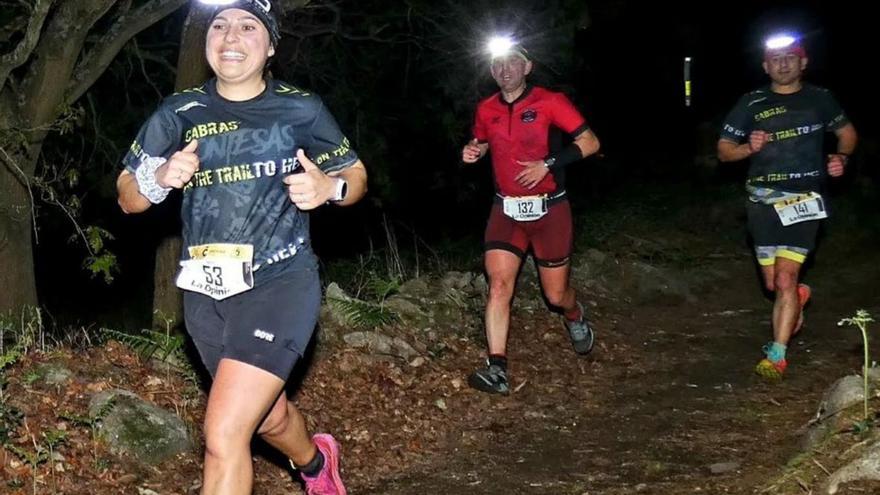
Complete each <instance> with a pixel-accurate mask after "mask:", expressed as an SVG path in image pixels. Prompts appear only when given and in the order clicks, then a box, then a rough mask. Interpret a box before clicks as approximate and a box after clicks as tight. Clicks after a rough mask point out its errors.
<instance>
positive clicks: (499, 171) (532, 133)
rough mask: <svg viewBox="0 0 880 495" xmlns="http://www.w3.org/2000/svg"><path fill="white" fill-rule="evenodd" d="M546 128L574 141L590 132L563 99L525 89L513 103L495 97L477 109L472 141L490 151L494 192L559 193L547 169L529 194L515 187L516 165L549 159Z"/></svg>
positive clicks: (558, 184)
mask: <svg viewBox="0 0 880 495" xmlns="http://www.w3.org/2000/svg"><path fill="white" fill-rule="evenodd" d="M550 126H555V127H557V128H559V129H561V130H562V131H564V132H566V133H568V134H570V135H572V136H577V135H578V134H580V133H582V132H584V131H586V130H587V129H589V127H588V126H587V123H586V121H585V120H584V117H583V116H582V115H581V113H580V112H579V111H578V110H577V108H575V106H574V104H572V103H571V100H569V99H568V98H567V97H566V96H565V95H563V94H562V93H556V92H553V91H549V90H547V89H544V88H542V87H539V86H527V87H526V90H525V92H523V94H522V95H520V97H519V98H517V99H516V100H515V101H513V102H512V103H507V102H506V101H504V99H503V98H502V96H501V93H500V92H499V93H496V94H494V95H492V96H490V97H488V98H486V99H485V100H483V101H481V102H480V104H479V105H478V106H477V115H476V117H475V119H474V138H476V139H477V141H479V142H480V143H488V144H489V149H490V150H491V152H492V172H493V175H494V177H495V189H496V191H498V193H500V194H501V195H503V196H533V195H537V194H554V193H561V192H562V191H564V187H565V186H564V184H563V183H562V182H563V179H562V177H561V174H557V173H556V172H557V171H555V170H551V171H550V173H549V174H547V176H546V177H544V178H543V179H542V180H541V182H539V183H538V185H537V186H535V188H534V189H527V188H525V187H523V186H521V185H519V184H518V183H517V182H516V180H515V179H516V176H517V175H518V174H519V173H520V172H521V171H522V168H523V167H522V165H520V164H519V163H517V161H522V162H526V161H535V160H543V159H544V158H546V157H547V155H548V154H549V152H550V150H549V143H548V141H549V134H550Z"/></svg>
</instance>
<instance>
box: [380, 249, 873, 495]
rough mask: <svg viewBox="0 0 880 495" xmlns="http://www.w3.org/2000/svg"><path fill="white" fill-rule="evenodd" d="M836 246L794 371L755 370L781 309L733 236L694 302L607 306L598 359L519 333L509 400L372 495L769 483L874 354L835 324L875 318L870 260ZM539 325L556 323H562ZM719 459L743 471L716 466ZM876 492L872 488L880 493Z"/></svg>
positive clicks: (797, 345) (814, 275) (726, 489)
mask: <svg viewBox="0 0 880 495" xmlns="http://www.w3.org/2000/svg"><path fill="white" fill-rule="evenodd" d="M824 248H825V250H826V253H825V254H824V256H823V253H822V252H820V253H819V257H818V259H817V263H816V265H815V268H812V269H810V270H809V271H808V273H807V281H808V282H811V283H812V284H813V286H814V300H813V302H812V304H811V306H810V307H809V310H808V320H807V321H808V323H807V327H806V328H805V330H804V332H802V334H801V336H800V337H799V338H797V339H796V340H795V341H794V342H793V344H792V346H791V350H790V353H789V357H790V363H791V364H790V368H789V373H788V375H787V376H786V378H785V380H784V382H782V383H780V384H768V383H764V382H762V381H760V380H759V379H758V378H757V377H755V376H753V374H752V372H751V369H752V367H753V366H754V364H755V363H756V362H757V360H758V359H759V358H760V348H761V345H762V344H763V343H764V342H765V341H766V340H768V337H769V330H768V329H769V322H768V318H769V311H770V307H771V306H770V302H769V300H768V299H766V298H764V297H763V296H762V294H761V293H760V292H759V286H758V285H757V281H756V274H755V269H754V265H753V263H752V261H751V259H750V257H749V253H748V250H747V249H746V248H745V247H744V246H741V247H728V249H729V252H728V254H729V255H730V256H729V257H725V258H722V259H720V260H719V261H717V262H714V263H713V266H712V267H711V268H715V269H717V270H723V272H726V274H727V276H726V277H723V280H719V281H718V282H717V283H716V284H714V288H712V289H710V290H707V291H703V292H702V293H700V294H699V295H698V300H697V302H695V303H690V304H684V305H677V306H663V305H657V304H653V305H652V304H647V305H637V304H627V303H626V302H625V301H616V302H615V301H610V300H605V301H600V304H599V307H600V308H604V309H605V312H604V314H603V316H602V317H600V318H597V319H598V320H599V322H600V325H601V326H600V328H601V333H600V334H599V339H600V342H601V346H600V347H599V348H598V349H597V350H596V351H595V354H594V355H593V356H591V357H590V358H588V359H586V360H578V359H577V358H576V357H574V356H573V354H571V353H567V352H564V348H563V347H559V348H558V349H560V350H559V351H558V359H555V360H554V359H548V358H547V356H540V357H535V356H530V355H529V353H528V351H527V350H526V349H527V348H531V349H535V347H534V346H533V345H532V344H534V341H533V338H531V337H529V336H523V335H522V334H523V332H522V331H519V332H514V335H513V337H512V342H511V346H510V347H511V349H512V355H511V359H512V363H513V364H512V369H511V373H512V376H513V382H514V385H516V384H517V383H522V381H523V380H526V383H525V385H524V386H523V388H522V389H521V390H520V392H519V393H516V394H513V395H512V396H510V397H507V398H496V397H492V398H489V399H487V400H486V401H485V403H484V404H485V414H486V415H487V416H489V417H491V418H492V420H491V422H490V425H491V426H490V427H489V428H483V427H480V428H478V429H476V430H473V431H471V430H469V428H468V426H467V425H462V430H461V436H460V437H459V438H450V439H449V443H448V449H447V450H446V451H445V452H442V453H440V454H437V455H434V456H432V457H431V458H430V459H429V460H428V461H427V462H425V463H423V464H421V465H419V466H416V467H412V468H409V469H407V470H405V471H404V473H403V474H401V475H400V476H399V477H397V478H396V479H394V480H389V481H386V482H384V483H381V484H378V485H377V486H375V487H374V488H373V489H372V490H370V491H368V492H367V493H370V494H383V495H405V494H412V495H415V494H419V495H422V494H435V493H436V494H439V493H454V494H558V495H561V494H573V495H582V494H583V495H586V494H589V495H598V494H625V493H650V494H660V495H665V494H683V493H696V492H702V493H754V492H756V491H759V490H757V489H759V488H761V487H762V486H764V485H765V484H766V482H767V480H768V479H770V478H771V477H773V476H774V475H776V474H778V472H779V470H780V468H781V467H782V466H783V465H784V464H785V463H786V461H787V460H788V459H789V458H790V457H791V456H792V455H793V454H795V453H796V447H797V441H798V437H797V436H796V435H795V434H794V432H795V431H796V430H797V429H798V428H799V427H800V426H802V425H803V424H804V423H805V422H806V421H807V420H808V419H809V418H810V416H811V414H813V413H814V411H815V408H816V404H817V401H818V398H819V397H820V396H821V393H822V392H823V391H824V390H825V388H826V387H827V386H828V385H829V384H830V383H832V382H833V381H834V380H836V379H837V378H839V377H840V376H843V375H844V374H846V373H848V372H854V371H857V370H858V368H859V367H860V365H861V360H860V359H861V358H860V356H861V354H860V353H861V339H860V337H859V335H858V332H857V331H855V330H852V329H842V328H839V327H837V326H836V322H837V321H838V320H839V319H840V318H842V317H845V316H850V315H851V314H853V313H854V312H855V310H856V309H857V308H865V309H868V310H872V311H873V312H874V313H875V314H877V313H876V311H877V310H878V304H880V301H878V299H877V297H876V292H875V290H874V285H873V284H874V281H875V280H878V275H880V268H878V266H877V265H876V264H875V263H873V259H865V258H864V256H863V253H865V251H863V250H860V249H859V248H858V247H857V246H853V245H851V244H849V243H847V242H846V237H845V236H844V234H843V233H840V234H833V235H831V236H829V237H828V238H827V239H826V240H825V246H824ZM842 259H845V260H847V261H848V262H849V263H848V264H847V265H846V266H843V265H842V264H840V263H839V260H842ZM836 262H837V263H836ZM707 268H708V267H707ZM514 318H515V321H516V320H518V321H520V322H521V321H522V320H523V319H525V318H528V316H527V315H522V314H519V315H515V317H514ZM542 325H543V326H545V327H546V331H555V330H553V329H554V328H555V326H556V325H558V321H556V320H551V319H547V320H546V321H544V320H541V323H539V325H538V326H539V328H540V327H541V326H542ZM538 333H539V334H540V333H543V332H538ZM536 352H541V350H540V349H538V350H536ZM545 362H546V363H548V364H546V365H545V364H544V363H545ZM527 363H529V364H527ZM523 419H526V421H523ZM716 463H736V468H735V469H733V470H732V471H729V472H727V473H722V474H713V473H712V472H711V470H710V465H713V464H716ZM872 487H873V488H867V490H868V492H871V491H870V490H871V489H877V490H880V485H872ZM843 493H846V491H845V490H844V491H843ZM853 493H856V492H853ZM858 493H866V492H864V491H860V492H858ZM873 493H877V492H873Z"/></svg>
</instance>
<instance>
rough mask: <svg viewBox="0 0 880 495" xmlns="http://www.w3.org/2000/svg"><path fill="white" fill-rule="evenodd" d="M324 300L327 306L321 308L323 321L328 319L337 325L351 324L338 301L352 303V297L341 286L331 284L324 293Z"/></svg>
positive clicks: (334, 283)
mask: <svg viewBox="0 0 880 495" xmlns="http://www.w3.org/2000/svg"><path fill="white" fill-rule="evenodd" d="M324 300H325V301H326V304H325V305H324V307H322V308H321V317H322V319H323V318H327V319H329V320H330V321H332V322H334V323H336V324H337V325H342V326H347V325H348V324H349V322H348V318H347V317H346V316H345V312H344V311H342V308H341V307H340V305H339V304H338V301H351V300H352V298H351V296H349V295H348V294H346V293H345V291H344V290H342V287H340V286H339V284H337V283H336V282H331V283H330V285H328V286H327V290H326V291H325V293H324Z"/></svg>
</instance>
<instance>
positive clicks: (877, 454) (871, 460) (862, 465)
mask: <svg viewBox="0 0 880 495" xmlns="http://www.w3.org/2000/svg"><path fill="white" fill-rule="evenodd" d="M858 480H874V481H880V442H878V441H875V442H874V444H873V445H871V446H870V447H869V448H868V449H867V450H866V451H865V453H864V454H863V455H862V456H861V457H860V458H858V459H856V460H854V461H852V462H850V463H849V464H847V465H846V466H844V467H842V468H840V469H838V470H837V471H835V472H834V473H833V474H832V475H831V476H830V477H829V478H828V481H826V482H825V484H824V485H823V486H822V493H827V494H828V495H834V494H835V493H837V490H838V489H839V488H840V485H841V484H844V483H849V482H851V481H858Z"/></svg>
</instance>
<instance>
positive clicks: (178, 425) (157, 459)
mask: <svg viewBox="0 0 880 495" xmlns="http://www.w3.org/2000/svg"><path fill="white" fill-rule="evenodd" d="M89 415H90V417H92V418H93V419H94V420H95V421H96V424H97V425H98V435H99V436H100V437H101V438H103V439H104V440H105V441H106V442H107V443H108V444H109V447H110V451H111V452H113V453H114V454H117V455H126V456H131V457H133V458H134V459H136V460H138V461H140V462H142V463H145V464H149V465H155V464H159V463H161V462H163V461H165V460H168V459H170V458H172V457H174V456H176V455H177V454H179V453H182V452H185V451H187V450H190V449H191V448H192V445H193V443H192V440H191V439H190V437H189V431H188V429H187V427H186V424H185V423H184V422H183V420H182V419H180V418H179V417H178V416H176V415H175V414H174V413H171V412H169V411H166V410H165V409H162V408H160V407H158V406H156V405H154V404H150V403H148V402H146V401H144V400H143V399H141V398H140V397H138V396H137V395H135V394H133V393H131V392H128V391H126V390H107V391H104V392H100V393H98V394H96V395H95V396H94V397H92V400H91V401H90V403H89Z"/></svg>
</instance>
